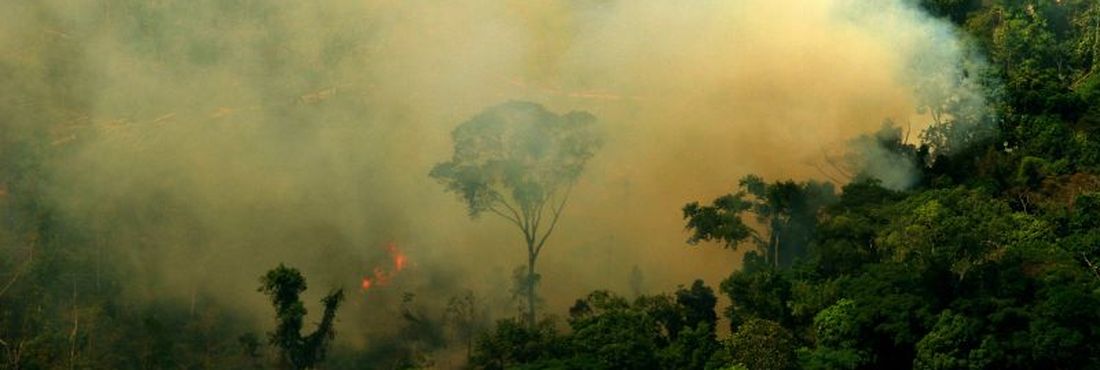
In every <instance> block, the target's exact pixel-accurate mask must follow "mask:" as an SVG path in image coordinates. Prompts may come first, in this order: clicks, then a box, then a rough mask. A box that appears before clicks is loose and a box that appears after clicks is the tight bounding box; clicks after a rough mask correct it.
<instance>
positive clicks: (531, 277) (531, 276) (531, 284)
mask: <svg viewBox="0 0 1100 370" xmlns="http://www.w3.org/2000/svg"><path fill="white" fill-rule="evenodd" d="M535 258H536V256H535V253H534V252H533V251H532V252H530V253H528V254H527V281H525V282H524V284H526V285H527V325H529V326H530V327H532V328H533V327H535Z"/></svg>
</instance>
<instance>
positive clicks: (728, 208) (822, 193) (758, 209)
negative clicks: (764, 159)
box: [683, 175, 835, 268]
mask: <svg viewBox="0 0 1100 370" xmlns="http://www.w3.org/2000/svg"><path fill="white" fill-rule="evenodd" d="M834 198H835V195H834V192H833V186H832V184H829V183H823V182H816V181H808V182H802V183H796V182H794V181H781V182H775V183H772V184H769V183H766V182H764V180H763V179H762V178H760V177H759V176H756V175H748V176H745V177H743V178H741V181H740V183H739V190H738V191H737V192H736V193H731V194H726V195H723V196H721V197H718V198H717V199H715V200H714V201H713V202H712V203H711V205H709V206H702V205H700V204H699V203H698V202H691V203H688V204H687V205H685V206H684V208H683V216H684V219H685V220H687V229H688V230H690V231H691V233H692V234H691V237H689V238H688V243H691V244H696V243H698V242H700V241H717V242H721V243H722V244H723V245H724V246H725V247H727V248H731V249H732V248H736V247H737V245H738V244H740V243H742V242H744V241H746V240H748V239H749V238H752V240H753V241H755V242H756V246H757V250H756V251H753V253H760V254H763V256H764V258H765V260H766V261H767V262H768V265H770V266H771V267H773V268H781V267H788V266H791V265H792V264H793V263H794V262H795V261H796V260H798V259H799V258H801V257H803V256H805V255H806V252H807V247H808V245H809V242H810V240H811V238H812V237H813V233H814V229H815V228H816V226H817V213H818V211H819V210H821V209H822V208H823V207H824V206H826V205H828V204H830V203H831V202H833V200H834ZM745 211H749V212H752V213H753V214H755V215H756V220H757V221H758V222H759V223H760V224H762V225H764V226H765V228H766V230H767V233H766V234H763V235H762V234H761V233H758V232H756V231H755V230H753V229H752V228H751V227H749V226H748V225H746V224H745V222H744V220H742V219H741V214H742V213H743V212H745Z"/></svg>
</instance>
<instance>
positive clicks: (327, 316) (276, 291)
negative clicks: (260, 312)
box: [258, 264, 344, 369]
mask: <svg viewBox="0 0 1100 370" xmlns="http://www.w3.org/2000/svg"><path fill="white" fill-rule="evenodd" d="M260 283H261V285H260V288H259V289H258V291H260V292H263V293H264V294H267V295H268V296H269V297H270V298H271V303H272V304H273V305H274V306H275V320H276V321H277V324H276V327H275V331H274V332H272V333H269V339H268V340H269V342H270V343H271V345H273V346H275V347H276V348H277V349H278V350H279V353H280V358H281V360H282V361H283V362H285V363H286V364H287V365H290V366H292V367H293V368H295V369H309V368H312V367H314V366H315V365H316V364H317V363H320V362H321V361H322V360H324V359H325V355H326V353H327V350H328V344H329V343H330V342H332V340H333V338H335V336H336V333H335V332H334V331H333V324H334V322H335V318H336V309H337V308H339V307H340V303H341V302H343V300H344V290H343V289H338V290H335V291H333V292H332V293H329V294H328V295H327V296H325V297H324V298H323V299H321V303H322V305H323V306H324V308H325V312H324V315H323V316H322V318H321V323H320V324H318V325H317V329H316V330H314V332H313V333H312V334H310V335H307V336H304V337H303V336H302V334H301V330H302V322H303V321H304V319H305V315H306V313H307V312H306V308H305V305H303V304H302V301H301V299H299V297H298V296H299V294H301V293H302V292H303V291H305V290H306V280H305V278H304V277H302V274H301V273H300V272H298V269H295V268H292V267H286V266H284V265H283V264H279V266H278V267H276V268H274V269H272V270H271V271H268V272H267V274H264V276H262V277H261V278H260Z"/></svg>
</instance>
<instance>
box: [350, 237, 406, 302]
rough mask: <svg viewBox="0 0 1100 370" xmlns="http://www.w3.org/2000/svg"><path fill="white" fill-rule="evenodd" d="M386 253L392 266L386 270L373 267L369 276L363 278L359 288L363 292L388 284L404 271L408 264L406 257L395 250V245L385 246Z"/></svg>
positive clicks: (398, 250)
mask: <svg viewBox="0 0 1100 370" xmlns="http://www.w3.org/2000/svg"><path fill="white" fill-rule="evenodd" d="M386 251H387V252H389V254H390V258H391V259H392V260H393V266H392V267H391V268H390V269H388V270H387V269H385V268H382V267H375V268H374V270H373V271H372V273H371V274H370V275H369V276H365V277H363V282H362V284H361V286H362V287H363V290H364V291H366V290H368V289H370V288H372V287H375V286H382V285H386V284H389V282H390V280H392V279H393V277H394V276H396V275H397V273H398V272H401V270H404V269H405V266H406V265H407V264H408V261H409V259H408V257H407V256H405V253H403V252H401V250H400V249H397V244H396V243H390V244H389V245H387V246H386Z"/></svg>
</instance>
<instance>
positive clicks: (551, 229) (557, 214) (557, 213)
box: [535, 182, 573, 257]
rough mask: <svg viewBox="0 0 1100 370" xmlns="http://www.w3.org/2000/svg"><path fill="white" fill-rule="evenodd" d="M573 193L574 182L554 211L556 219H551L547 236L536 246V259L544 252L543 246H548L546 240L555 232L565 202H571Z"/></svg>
mask: <svg viewBox="0 0 1100 370" xmlns="http://www.w3.org/2000/svg"><path fill="white" fill-rule="evenodd" d="M571 191H573V183H572V182H570V183H569V186H568V187H567V188H565V195H563V196H562V198H561V203H558V207H557V208H555V209H554V217H553V218H551V219H550V227H548V228H547V229H546V233H545V234H542V239H540V240H539V243H538V245H536V246H535V256H536V257H538V255H539V252H542V246H543V245H544V244H546V239H547V238H549V237H550V233H553V232H554V227H555V226H557V225H558V217H560V216H561V211H562V209H564V208H565V202H566V201H568V200H569V193H570V192H571Z"/></svg>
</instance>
